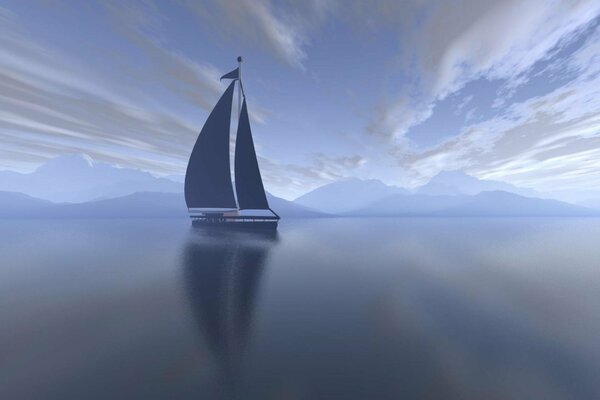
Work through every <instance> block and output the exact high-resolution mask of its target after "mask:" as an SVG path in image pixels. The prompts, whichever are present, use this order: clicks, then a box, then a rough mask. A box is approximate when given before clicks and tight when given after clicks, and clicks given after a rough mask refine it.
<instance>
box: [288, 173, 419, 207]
mask: <svg viewBox="0 0 600 400" xmlns="http://www.w3.org/2000/svg"><path fill="white" fill-rule="evenodd" d="M395 194H408V191H407V190H406V189H403V188H401V187H397V186H389V185H386V184H385V183H383V182H382V181H380V180H377V179H358V178H351V179H346V180H342V181H336V182H332V183H328V184H326V185H323V186H321V187H318V188H316V189H314V190H313V191H311V192H308V193H306V194H304V195H302V196H300V197H298V198H297V199H296V200H294V202H295V203H296V204H300V205H302V206H304V207H308V208H311V209H314V210H319V211H322V212H325V213H331V214H335V213H341V212H346V211H350V210H353V209H357V208H361V207H363V206H366V205H367V204H371V203H373V202H375V201H377V200H380V199H382V198H384V197H388V196H391V195H395Z"/></svg>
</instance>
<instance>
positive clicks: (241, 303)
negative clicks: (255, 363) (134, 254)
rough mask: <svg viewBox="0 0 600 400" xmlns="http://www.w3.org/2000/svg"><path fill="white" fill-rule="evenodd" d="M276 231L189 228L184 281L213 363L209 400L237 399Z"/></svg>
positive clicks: (276, 237) (275, 238)
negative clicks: (214, 368)
mask: <svg viewBox="0 0 600 400" xmlns="http://www.w3.org/2000/svg"><path fill="white" fill-rule="evenodd" d="M277 241H278V235H277V231H268V230H267V231H265V230H256V231H253V230H244V231H239V230H210V229H208V228H204V229H202V228H194V229H193V231H192V233H191V234H190V239H189V241H188V243H187V245H186V248H185V252H184V279H185V285H186V289H187V293H188V297H189V299H190V302H191V306H192V312H193V314H194V318H195V321H196V323H197V325H198V327H199V328H200V331H201V334H202V336H203V337H204V339H205V341H206V343H207V344H208V346H209V348H210V351H211V353H212V356H213V358H214V362H215V364H216V370H217V377H216V382H214V384H215V385H209V386H211V387H210V388H206V390H207V391H208V392H212V393H211V398H213V397H214V398H217V399H238V398H242V396H241V394H240V387H241V375H242V373H241V368H242V363H243V358H244V357H243V355H244V352H245V347H246V345H247V343H248V341H249V337H250V336H251V330H252V318H253V314H254V307H255V303H256V298H257V294H258V291H259V289H260V281H261V277H262V275H263V272H264V271H263V267H264V263H265V260H266V259H267V256H268V253H269V250H270V249H271V247H272V246H273V245H274V244H275V243H276V242H277Z"/></svg>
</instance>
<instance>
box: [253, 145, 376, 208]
mask: <svg viewBox="0 0 600 400" xmlns="http://www.w3.org/2000/svg"><path fill="white" fill-rule="evenodd" d="M366 162H367V160H366V159H365V158H364V157H362V156H360V155H358V154H352V155H341V156H329V155H326V154H323V153H316V154H313V155H312V157H311V159H310V162H309V163H308V165H304V164H295V163H280V162H276V161H273V160H270V159H267V158H264V157H261V156H260V155H259V164H260V168H261V172H262V176H263V179H264V181H265V188H266V189H267V190H268V191H270V192H271V193H273V194H275V195H278V196H281V197H284V198H286V199H290V200H291V199H294V198H296V197H299V196H301V195H302V194H304V193H306V192H308V191H310V190H313V189H315V188H317V187H319V186H322V185H325V184H327V183H331V182H335V181H339V180H343V179H348V178H351V177H353V176H354V173H356V169H357V168H360V167H361V166H363V165H365V164H366Z"/></svg>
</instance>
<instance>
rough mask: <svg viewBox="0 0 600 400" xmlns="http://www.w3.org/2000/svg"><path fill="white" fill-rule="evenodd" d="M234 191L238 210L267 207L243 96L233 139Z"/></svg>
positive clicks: (263, 208) (264, 208)
mask: <svg viewBox="0 0 600 400" xmlns="http://www.w3.org/2000/svg"><path fill="white" fill-rule="evenodd" d="M235 191H236V194H237V200H238V206H239V209H240V210H244V209H252V210H267V209H269V203H268V202H267V196H266V195H265V188H264V186H263V183H262V178H261V177H260V170H259V169H258V161H257V160H256V152H255V151H254V142H253V141H252V132H251V131H250V120H249V119H248V109H247V107H246V99H245V98H244V102H243V104H242V112H241V114H240V120H239V122H238V130H237V138H236V140H235Z"/></svg>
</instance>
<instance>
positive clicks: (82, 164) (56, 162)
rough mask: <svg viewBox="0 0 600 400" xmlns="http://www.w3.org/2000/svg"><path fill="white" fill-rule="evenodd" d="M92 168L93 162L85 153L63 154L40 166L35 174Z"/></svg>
mask: <svg viewBox="0 0 600 400" xmlns="http://www.w3.org/2000/svg"><path fill="white" fill-rule="evenodd" d="M93 167H94V160H93V159H92V157H90V156H89V155H87V154H85V153H76V154H64V155H61V156H58V157H54V158H51V159H49V160H48V161H46V162H45V163H44V164H42V165H40V166H39V167H38V168H37V169H36V172H44V171H53V170H59V169H65V170H67V169H70V168H77V169H82V168H84V169H87V168H93Z"/></svg>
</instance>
